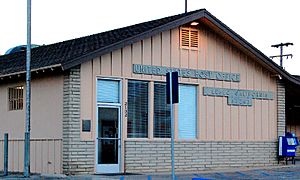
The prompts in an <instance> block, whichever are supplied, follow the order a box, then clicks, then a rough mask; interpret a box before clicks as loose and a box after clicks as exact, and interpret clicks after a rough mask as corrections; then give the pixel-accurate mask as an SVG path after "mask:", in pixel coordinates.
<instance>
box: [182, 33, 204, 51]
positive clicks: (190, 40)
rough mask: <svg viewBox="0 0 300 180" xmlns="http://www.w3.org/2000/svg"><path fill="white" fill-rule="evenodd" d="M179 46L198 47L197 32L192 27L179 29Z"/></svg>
mask: <svg viewBox="0 0 300 180" xmlns="http://www.w3.org/2000/svg"><path fill="white" fill-rule="evenodd" d="M180 32H181V33H180V38H181V47H182V48H188V49H195V50H196V49H198V48H199V32H198V30H197V29H193V28H181V31H180Z"/></svg>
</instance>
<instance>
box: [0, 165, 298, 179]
mask: <svg viewBox="0 0 300 180" xmlns="http://www.w3.org/2000/svg"><path fill="white" fill-rule="evenodd" d="M0 179H45V180H52V179H75V180H81V179H84V180H98V179H99V180H118V179H119V180H165V179H171V174H162V173H156V174H127V175H78V176H65V175H55V174H54V175H53V174H39V175H32V176H31V177H30V178H23V176H22V174H16V175H9V176H7V177H3V176H1V175H0ZM176 179H178V180H192V179H195V180H196V179H197V180H200V179H201V180H203V179H225V180H226V179H228V180H229V179H230V180H231V179H270V180H271V179H300V163H297V164H296V165H290V164H289V165H279V166H271V167H257V168H239V169H222V170H214V171H199V172H187V173H176Z"/></svg>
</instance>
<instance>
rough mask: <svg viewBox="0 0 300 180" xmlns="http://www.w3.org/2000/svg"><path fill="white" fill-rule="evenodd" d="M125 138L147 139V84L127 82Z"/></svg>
mask: <svg viewBox="0 0 300 180" xmlns="http://www.w3.org/2000/svg"><path fill="white" fill-rule="evenodd" d="M127 137H128V138H146V137H148V82H143V81H128V120H127Z"/></svg>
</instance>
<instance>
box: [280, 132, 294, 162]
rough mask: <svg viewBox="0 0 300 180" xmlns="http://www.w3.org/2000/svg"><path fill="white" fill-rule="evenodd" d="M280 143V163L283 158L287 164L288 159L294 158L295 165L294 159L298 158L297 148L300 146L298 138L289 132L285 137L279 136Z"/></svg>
mask: <svg viewBox="0 0 300 180" xmlns="http://www.w3.org/2000/svg"><path fill="white" fill-rule="evenodd" d="M278 143H279V145H278V147H279V154H278V155H279V157H278V162H279V159H280V158H281V157H283V158H285V160H286V163H287V160H288V158H292V161H293V164H295V159H294V157H295V156H296V150H297V146H298V145H299V141H298V138H297V137H296V136H295V135H294V134H292V133H289V132H287V133H286V134H285V136H279V140H278Z"/></svg>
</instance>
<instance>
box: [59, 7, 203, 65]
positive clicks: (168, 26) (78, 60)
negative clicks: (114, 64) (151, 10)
mask: <svg viewBox="0 0 300 180" xmlns="http://www.w3.org/2000/svg"><path fill="white" fill-rule="evenodd" d="M205 12H206V10H205V9H203V10H201V11H199V12H196V13H194V14H191V15H188V16H185V17H182V18H180V19H178V20H175V21H172V22H169V23H167V24H165V25H162V26H159V27H156V28H153V29H151V30H149V31H146V32H144V33H141V34H138V35H136V36H133V37H130V38H127V39H124V40H122V41H120V42H117V43H114V44H111V45H109V46H106V47H104V48H101V49H98V50H96V51H94V52H91V53H88V54H85V55H83V56H80V57H77V58H75V59H73V60H69V61H68V62H66V63H63V64H62V67H63V68H64V69H70V68H72V67H74V66H77V65H79V64H81V63H83V62H86V61H89V60H91V59H92V58H95V57H99V56H101V55H104V54H106V53H109V52H111V51H114V50H117V49H120V48H123V47H125V46H127V45H130V44H133V43H135V42H138V41H140V40H142V39H146V38H149V37H151V36H153V35H155V34H158V33H160V32H163V31H167V30H170V29H173V28H175V27H178V26H181V25H183V24H186V23H188V22H191V21H193V20H195V19H200V18H203V17H204V16H205Z"/></svg>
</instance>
